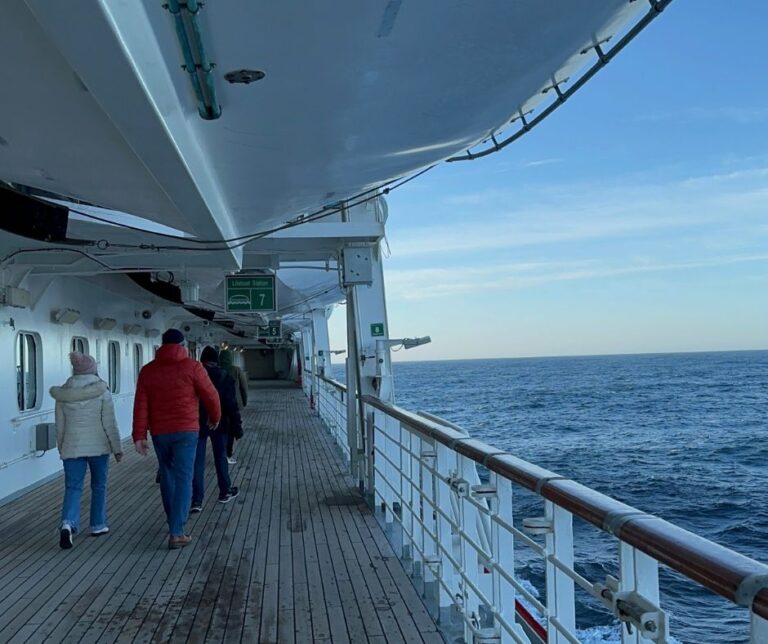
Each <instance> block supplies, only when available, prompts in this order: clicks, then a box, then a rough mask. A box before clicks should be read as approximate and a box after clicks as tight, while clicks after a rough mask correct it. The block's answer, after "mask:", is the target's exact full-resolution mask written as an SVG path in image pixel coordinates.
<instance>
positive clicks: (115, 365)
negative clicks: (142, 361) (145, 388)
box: [107, 341, 120, 394]
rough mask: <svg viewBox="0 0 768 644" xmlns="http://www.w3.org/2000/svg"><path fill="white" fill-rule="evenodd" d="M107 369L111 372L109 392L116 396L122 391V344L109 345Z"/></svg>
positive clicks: (113, 343)
mask: <svg viewBox="0 0 768 644" xmlns="http://www.w3.org/2000/svg"><path fill="white" fill-rule="evenodd" d="M107 369H108V371H109V390H110V391H111V392H112V393H113V394H116V393H117V392H118V391H120V343H119V342H114V341H112V342H110V343H109V344H108V345H107Z"/></svg>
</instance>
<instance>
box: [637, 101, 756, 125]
mask: <svg viewBox="0 0 768 644" xmlns="http://www.w3.org/2000/svg"><path fill="white" fill-rule="evenodd" d="M637 120H639V121H694V120H698V121H729V122H731V123H739V124H745V125H747V124H754V123H762V122H764V121H767V120H768V108H765V107H750V106H735V105H730V106H720V107H690V108H687V109H683V110H668V111H658V112H648V113H646V114H639V115H638V116H637Z"/></svg>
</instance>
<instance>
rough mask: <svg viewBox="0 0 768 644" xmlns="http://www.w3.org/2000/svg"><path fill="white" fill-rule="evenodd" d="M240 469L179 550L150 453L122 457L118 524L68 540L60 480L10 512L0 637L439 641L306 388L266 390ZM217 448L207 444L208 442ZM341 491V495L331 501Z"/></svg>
mask: <svg viewBox="0 0 768 644" xmlns="http://www.w3.org/2000/svg"><path fill="white" fill-rule="evenodd" d="M253 394H254V395H253V399H254V400H253V402H252V406H251V408H249V409H248V410H246V428H247V429H246V436H245V438H244V439H243V440H242V441H240V442H239V444H238V448H237V457H238V464H237V465H234V466H232V468H231V472H232V475H233V483H234V484H235V485H238V486H239V487H240V490H241V492H240V496H239V497H238V498H237V499H236V501H235V502H231V503H229V504H227V505H221V504H219V503H217V496H218V495H217V492H216V489H215V475H214V473H213V466H212V463H211V462H210V455H209V464H208V472H207V480H206V482H207V489H206V492H207V498H206V500H205V505H204V507H203V512H202V513H201V514H196V515H192V516H191V518H190V521H189V523H188V524H187V526H188V530H189V532H190V533H191V534H192V536H193V538H194V541H193V543H192V545H191V546H189V547H187V548H185V549H182V550H174V551H169V550H168V549H167V526H166V523H165V517H164V515H163V512H162V506H161V503H160V491H159V486H158V485H156V484H155V482H154V481H155V469H156V461H155V459H154V457H150V458H146V459H142V458H141V457H139V456H138V455H137V454H135V452H134V451H133V448H132V446H130V445H129V446H127V447H126V458H125V460H123V462H122V463H120V464H115V463H114V462H113V463H112V465H111V473H110V489H109V517H110V519H109V524H110V528H111V532H110V534H109V535H107V536H104V537H99V538H92V537H89V536H87V525H88V503H89V494H88V493H87V492H86V493H85V494H84V495H83V496H84V498H83V507H82V512H83V515H82V519H83V523H84V525H85V526H86V531H85V532H86V534H85V535H83V536H80V535H78V536H77V537H76V538H75V547H74V548H73V549H71V550H61V549H60V548H59V545H58V522H59V513H60V508H61V498H62V494H63V478H58V479H56V480H54V481H52V482H50V483H47V484H45V485H43V486H41V487H40V488H38V489H36V490H34V491H32V492H30V493H28V494H26V495H24V496H23V497H21V498H19V499H16V500H15V501H13V502H12V503H10V504H8V505H5V506H3V507H2V509H1V510H0V534H1V535H2V539H1V540H0V642H42V641H50V642H65V641H66V642H80V641H83V642H167V641H174V642H183V641H192V642H203V641H205V642H208V641H211V642H240V641H243V642H298V643H304V642H352V643H357V642H422V641H424V642H442V641H443V639H442V637H441V636H440V635H439V633H438V631H437V628H436V626H435V624H434V622H433V620H432V618H431V617H430V616H429V614H428V612H427V610H426V608H425V607H424V605H423V603H422V601H421V599H420V597H419V595H418V593H417V592H416V591H415V590H414V588H413V586H412V584H411V582H410V579H409V577H408V576H407V575H406V573H405V571H404V570H403V568H402V566H401V564H400V562H399V561H398V559H397V558H396V557H395V555H394V554H393V552H392V549H391V548H390V546H389V544H388V542H387V540H386V538H385V536H384V533H383V532H382V531H381V529H380V528H379V525H378V523H377V522H376V520H375V518H374V517H373V515H372V514H371V513H370V512H369V511H368V509H367V508H366V507H365V506H364V505H360V504H354V505H343V504H342V505H338V504H334V501H336V502H338V501H343V500H344V499H342V498H341V497H348V496H349V495H350V484H349V480H348V478H347V477H346V475H345V472H344V470H343V467H342V463H341V460H340V458H339V457H338V455H337V451H336V448H335V446H334V445H333V444H332V443H331V440H330V438H329V437H328V434H327V433H326V431H325V430H324V429H323V428H322V426H321V423H320V421H319V420H318V419H317V418H316V417H315V416H313V415H311V414H310V412H309V410H308V408H307V402H306V399H305V398H304V396H303V394H302V392H301V391H300V390H298V389H267V388H259V389H258V390H255V391H254V392H253ZM208 451H209V453H210V449H209V450H208ZM333 497H336V499H333Z"/></svg>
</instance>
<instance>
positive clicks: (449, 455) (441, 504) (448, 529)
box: [435, 443, 459, 615]
mask: <svg viewBox="0 0 768 644" xmlns="http://www.w3.org/2000/svg"><path fill="white" fill-rule="evenodd" d="M435 452H436V453H437V458H436V460H437V468H436V469H437V471H438V472H439V473H440V474H441V475H442V476H448V475H449V474H451V473H454V474H455V467H454V457H455V452H453V451H451V450H450V449H448V448H447V447H446V446H445V445H443V444H442V443H436V444H435ZM436 484H437V491H436V496H437V506H438V508H440V512H438V513H437V538H438V542H439V544H440V548H439V550H438V552H437V556H438V570H437V574H438V575H439V576H440V577H441V578H442V580H443V583H442V584H440V613H441V615H443V614H444V611H445V610H447V609H449V608H450V607H451V606H452V605H453V603H454V601H455V599H456V596H457V595H458V594H459V585H458V583H457V579H458V576H457V572H458V571H456V570H455V569H454V566H453V564H451V562H450V561H449V560H448V557H447V556H446V554H450V555H454V554H455V553H454V550H453V528H452V526H451V522H450V521H449V520H448V519H447V518H446V517H450V516H452V515H453V507H452V504H451V495H452V494H453V492H452V491H451V489H450V488H449V487H448V485H447V484H446V483H445V482H444V481H441V480H438V481H436ZM443 584H445V585H443ZM446 587H447V588H448V590H446Z"/></svg>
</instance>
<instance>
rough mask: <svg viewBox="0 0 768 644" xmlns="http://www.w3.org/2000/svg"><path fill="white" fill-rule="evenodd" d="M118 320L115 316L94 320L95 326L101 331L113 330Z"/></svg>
mask: <svg viewBox="0 0 768 644" xmlns="http://www.w3.org/2000/svg"><path fill="white" fill-rule="evenodd" d="M116 324H117V320H115V319H114V318H96V319H95V320H94V321H93V328H94V329H98V330H99V331H111V330H112V329H114V328H115V325H116Z"/></svg>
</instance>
